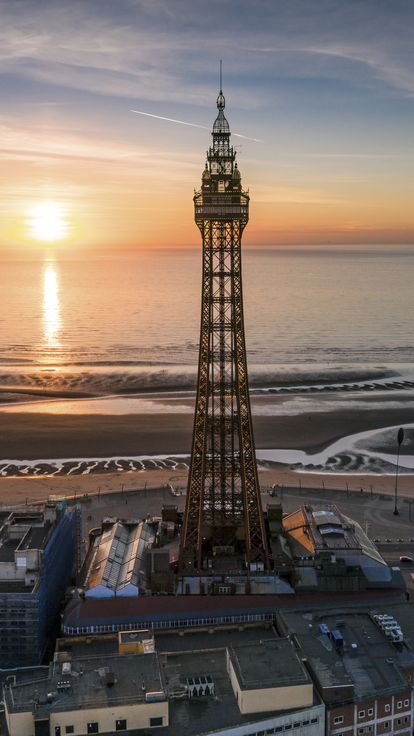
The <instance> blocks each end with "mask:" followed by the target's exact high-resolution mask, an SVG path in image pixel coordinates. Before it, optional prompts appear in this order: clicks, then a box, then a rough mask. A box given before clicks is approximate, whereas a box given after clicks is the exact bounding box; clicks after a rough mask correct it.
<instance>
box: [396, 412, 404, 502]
mask: <svg viewBox="0 0 414 736" xmlns="http://www.w3.org/2000/svg"><path fill="white" fill-rule="evenodd" d="M397 442H398V447H397V468H396V470H395V491H394V516H398V514H399V513H400V512H399V511H398V507H397V490H398V466H399V462H400V447H401V445H402V443H403V442H404V430H403V428H402V427H400V428H399V430H398V434H397Z"/></svg>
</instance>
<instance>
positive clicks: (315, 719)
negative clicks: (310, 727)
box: [311, 718, 319, 723]
mask: <svg viewBox="0 0 414 736" xmlns="http://www.w3.org/2000/svg"><path fill="white" fill-rule="evenodd" d="M318 720H319V719H318V718H311V723H318Z"/></svg>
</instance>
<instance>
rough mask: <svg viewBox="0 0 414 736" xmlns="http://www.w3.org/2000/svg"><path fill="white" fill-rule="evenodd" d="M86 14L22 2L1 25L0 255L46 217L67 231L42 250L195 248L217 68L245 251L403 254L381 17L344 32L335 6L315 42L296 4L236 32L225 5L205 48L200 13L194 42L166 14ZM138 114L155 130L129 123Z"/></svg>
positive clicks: (145, 7) (409, 221) (406, 234)
mask: <svg viewBox="0 0 414 736" xmlns="http://www.w3.org/2000/svg"><path fill="white" fill-rule="evenodd" d="M183 2H184V0H183ZM94 3H95V0H92V2H91V3H90V4H89V3H88V4H84V5H82V4H79V5H76V6H75V7H74V8H73V9H70V10H69V9H68V6H67V4H66V5H65V4H64V3H62V4H61V3H59V2H57V3H51V4H49V3H45V7H44V8H42V9H41V8H39V7H38V6H37V4H36V3H30V2H29V3H28V5H27V8H26V12H25V15H24V18H23V17H22V15H19V10H18V4H16V5H15V4H13V3H10V4H8V5H7V4H6V6H5V8H4V12H3V19H2V20H3V22H2V30H1V31H0V41H1V42H2V48H3V50H4V55H5V58H7V68H6V69H5V83H4V87H3V90H4V91H3V95H2V99H3V101H2V108H1V110H0V134H1V141H2V142H1V147H0V160H1V166H0V248H6V249H7V248H14V247H21V246H27V247H31V246H32V245H33V246H34V245H36V243H38V241H39V234H40V232H41V229H40V230H39V228H38V230H37V236H36V235H34V231H33V228H32V229H31V228H30V227H29V226H28V220H29V219H30V212H31V211H33V208H36V207H37V208H38V207H42V205H44V203H45V202H46V203H47V202H52V203H55V206H56V207H58V208H62V210H64V212H65V223H66V224H65V228H63V229H62V228H60V231H59V234H58V236H57V237H56V238H55V239H53V238H50V237H49V243H52V242H55V247H58V246H59V244H63V245H69V246H73V247H79V248H105V249H107V248H110V249H117V248H145V247H156V246H160V247H177V246H194V245H198V244H199V234H198V231H197V228H196V226H195V224H194V220H193V203H192V196H193V191H194V188H198V187H199V185H200V178H201V172H202V170H203V167H204V160H205V159H204V156H205V150H206V148H207V147H208V146H209V144H210V136H209V132H208V130H206V129H204V128H203V126H207V128H210V127H211V125H212V123H213V120H214V118H215V114H216V108H215V99H216V95H217V92H218V89H217V87H218V79H217V76H218V75H217V73H216V72H217V69H216V66H218V65H217V64H216V58H217V59H218V58H220V56H222V55H224V70H225V74H224V92H225V95H226V114H227V117H228V120H229V123H230V126H231V129H232V131H238V132H240V133H242V134H243V135H242V137H240V138H237V137H233V139H232V142H233V145H235V146H236V147H237V150H238V162H239V167H240V170H241V174H242V182H243V185H244V187H245V188H248V189H249V190H250V195H251V210H250V222H249V225H248V227H247V229H246V231H245V236H244V242H245V243H246V244H251V245H269V246H270V245H278V244H289V243H292V244H293V243H300V244H306V243H309V244H314V243H331V242H332V243H390V244H392V243H414V208H413V206H412V202H413V197H414V177H413V171H414V148H413V145H412V129H413V122H414V121H413V112H414V104H413V100H414V86H413V82H412V80H413V79H414V74H413V73H412V71H413V59H412V54H411V51H410V49H411V50H412V47H413V46H412V44H411V42H410V37H409V36H410V33H411V30H410V29H412V27H413V25H412V24H410V23H408V22H407V19H404V18H403V17H399V16H398V15H397V14H395V15H389V14H388V15H387V13H388V11H387V9H386V8H383V9H382V11H381V12H382V13H383V17H382V16H381V13H380V10H379V9H378V6H377V11H376V12H377V15H376V18H377V21H378V22H377V24H376V31H375V33H374V32H373V27H372V23H371V21H372V12H373V7H374V6H372V3H371V2H370V1H368V2H367V3H366V4H359V5H358V4H355V5H354V11H353V16H352V23H351V25H349V23H350V20H349V18H348V16H347V14H346V13H345V14H344V13H343V4H341V3H338V12H337V13H336V14H333V15H332V14H331V15H330V16H329V17H328V15H326V17H325V16H324V15H318V27H317V28H315V25H314V23H312V22H311V20H312V19H311V18H309V17H308V15H309V13H308V10H307V8H309V6H308V5H307V4H306V3H305V4H304V11H303V13H299V12H298V11H295V10H294V9H293V6H292V8H290V9H284V10H283V8H282V6H281V5H279V4H278V3H276V4H275V3H266V2H265V3H264V4H263V7H261V13H259V15H257V16H256V13H255V23H254V24H252V28H251V29H250V30H249V29H248V25H249V24H246V23H245V24H244V25H243V26H242V25H240V27H239V21H238V17H237V14H235V13H234V12H232V10H231V3H230V5H229V7H228V8H227V9H226V10H225V9H223V8H221V9H220V22H221V26H222V28H223V30H222V32H220V34H218V35H216V29H217V22H216V21H217V19H216V20H215V18H214V14H215V12H216V11H217V12H218V11H219V9H218V8H216V7H215V5H214V7H213V8H212V18H211V19H210V20H211V24H210V25H209V23H210V21H208V23H207V24H206V23H203V24H201V23H200V19H199V16H198V14H197V12H196V10H195V9H193V10H192V9H191V8H190V4H189V3H185V2H184V5H185V6H186V8H187V11H188V12H186V14H184V15H185V17H186V24H184V25H185V27H183V24H182V23H180V18H181V17H184V16H183V14H182V13H178V12H177V17H172V15H171V11H170V9H169V5H168V3H163V2H160V3H156V4H155V5H156V6H157V8H158V10H157V13H155V10H153V9H151V8H152V6H151V4H145V3H141V2H137V3H136V5H133V4H132V5H131V6H130V5H128V4H127V5H126V6H125V7H123V5H122V13H121V10H119V13H118V10H117V9H116V8H114V10H113V12H112V11H110V10H109V9H107V10H106V11H105V12H104V13H103V14H102V16H101V14H100V13H99V21H98V20H97V15H96V13H94V12H92V10H93V8H92V6H93V5H94ZM179 4H180V5H181V4H182V3H181V0H180V3H179ZM299 4H300V3H299ZM242 5H243V7H244V4H243V3H242ZM275 5H277V6H278V8H275V7H274V6H275ZM293 5H295V4H293ZM316 5H317V3H316ZM374 5H375V4H374ZM46 6H47V7H46ZM87 6H88V7H87ZM371 6H372V7H371ZM31 7H32V9H33V12H32V13H31V12H30V8H31ZM133 7H134V8H135V10H133ZM248 8H249V6H248V4H246V8H245V12H246V13H248V12H250V11H248ZM276 10H277V12H276ZM125 13H129V15H128V18H127V20H128V23H126V18H125ZM223 13H224V16H225V17H224V18H223ZM226 13H227V15H228V17H227V16H226ZM295 13H296V15H295ZM351 15H352V14H351ZM302 16H303V17H302ZM166 19H168V21H169V28H170V30H169V31H168V33H165V31H164V26H163V22H164V21H165V20H166ZM391 21H392V22H393V24H394V25H395V29H394V30H395V33H394V34H393V35H392V37H391V36H389V35H388V33H387V29H388V25H389V23H390V22H391ZM230 28H231V29H232V33H231V34H230V30H229V29H230ZM292 28H294V29H295V30H292ZM226 29H227V31H226ZM246 29H247V30H246ZM355 29H357V30H355ZM397 31H398V33H397ZM233 36H235V38H236V39H237V43H235V42H234V38H233ZM92 37H93V39H94V43H93V44H91V43H90V38H92ZM394 37H395V38H398V39H399V42H398V43H395V44H394V43H393V41H392V39H393V38H394ZM327 38H329V43H328V42H327V41H326V39H327ZM404 39H405V41H404ZM154 48H156V49H157V54H153V53H152V50H153V49H154ZM224 52H225V53H224ZM226 56H227V58H226ZM137 107H138V108H139V109H140V110H143V111H144V112H145V111H146V113H147V115H150V116H152V115H155V117H147V116H141V115H135V114H133V112H132V110H133V109H135V108H137ZM157 115H158V116H161V117H164V118H173V120H172V121H171V120H170V121H168V120H167V119H157ZM174 119H178V120H183V121H188V122H189V123H190V124H191V123H192V124H194V125H195V126H196V127H188V126H183V125H180V124H176V123H175V122H174ZM243 136H247V138H243ZM254 138H257V139H258V140H257V141H255V140H252V139H254ZM58 230H59V228H58ZM43 231H44V232H47V231H48V232H49V234H50V232H52V230H51V224H50V223H49V230H48V229H47V225H45V224H44V225H43ZM53 232H57V231H53ZM40 239H41V238H40ZM46 240H47V238H46Z"/></svg>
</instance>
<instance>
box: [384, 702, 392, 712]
mask: <svg viewBox="0 0 414 736" xmlns="http://www.w3.org/2000/svg"><path fill="white" fill-rule="evenodd" d="M384 710H385V712H386V713H389V712H390V710H391V706H390V704H389V703H387V705H386V706H385V707H384Z"/></svg>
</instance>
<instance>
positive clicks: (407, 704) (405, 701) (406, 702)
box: [404, 698, 410, 708]
mask: <svg viewBox="0 0 414 736" xmlns="http://www.w3.org/2000/svg"><path fill="white" fill-rule="evenodd" d="M409 705H410V701H409V700H408V698H407V700H404V706H405V707H406V708H407V706H409Z"/></svg>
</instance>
